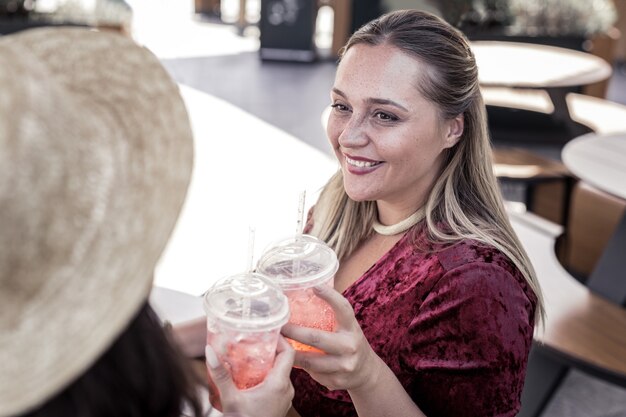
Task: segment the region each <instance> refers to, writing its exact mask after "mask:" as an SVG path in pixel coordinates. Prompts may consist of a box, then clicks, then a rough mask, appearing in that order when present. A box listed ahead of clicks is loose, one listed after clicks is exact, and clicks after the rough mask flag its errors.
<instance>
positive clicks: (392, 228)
mask: <svg viewBox="0 0 626 417" xmlns="http://www.w3.org/2000/svg"><path fill="white" fill-rule="evenodd" d="M423 218H424V208H423V207H422V208H420V209H419V210H417V211H416V212H415V213H413V214H411V215H410V216H409V217H407V218H406V219H404V220H402V221H400V222H398V223H396V224H392V225H389V226H385V225H383V224H381V223H380V222H379V221H378V219H376V220H374V224H373V225H372V227H373V228H374V231H375V232H376V233H378V234H379V235H384V236H393V235H397V234H399V233H402V232H405V231H407V230H409V229H410V228H411V227H413V226H415V225H416V224H417V223H419V222H420V221H421V220H422V219H423Z"/></svg>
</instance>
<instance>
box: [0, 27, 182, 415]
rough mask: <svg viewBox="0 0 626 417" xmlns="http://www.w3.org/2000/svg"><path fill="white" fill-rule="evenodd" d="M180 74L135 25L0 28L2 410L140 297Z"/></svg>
mask: <svg viewBox="0 0 626 417" xmlns="http://www.w3.org/2000/svg"><path fill="white" fill-rule="evenodd" d="M192 164H193V148H192V134H191V130H190V125H189V119H188V116H187V113H186V109H185V106H184V103H183V101H182V99H181V97H180V94H179V91H178V87H177V85H176V84H175V83H174V82H173V81H172V80H171V78H170V77H169V75H168V74H167V73H166V71H165V70H164V69H163V67H162V66H161V64H160V63H159V61H158V60H157V58H156V57H155V56H154V55H153V54H152V53H150V52H149V51H148V50H147V49H145V48H142V47H140V46H138V45H136V44H135V43H134V42H133V41H132V40H131V39H128V38H126V37H123V36H121V35H118V34H114V33H107V32H96V31H92V30H88V29H84V28H40V29H33V30H28V31H24V32H20V33H17V34H14V35H10V36H3V37H0V225H1V226H0V309H1V310H2V313H1V314H0V358H2V360H0V416H8V415H14V414H18V413H23V412H27V411H29V410H31V409H33V408H36V407H37V406H39V405H41V404H43V403H44V402H45V401H46V400H48V399H50V398H51V397H52V396H54V395H55V394H57V393H58V392H60V391H61V390H62V389H64V388H65V387H67V386H68V385H69V384H70V383H71V382H73V381H74V380H75V379H76V378H77V377H78V376H79V375H81V374H82V373H83V372H84V371H86V370H87V369H88V368H89V367H90V366H91V365H92V364H93V363H94V362H95V361H96V360H97V359H98V357H99V356H100V355H101V354H102V353H103V352H104V351H106V349H107V348H108V347H109V346H110V345H111V343H112V342H113V341H114V340H115V339H116V338H117V337H118V336H119V335H120V333H121V332H122V331H123V330H124V329H125V328H126V326H127V325H128V324H129V322H130V320H131V319H132V318H133V316H134V315H135V314H136V313H137V311H138V309H139V308H140V307H141V306H142V305H143V303H144V302H145V301H146V300H147V298H148V295H149V292H150V289H151V286H152V274H153V270H154V267H155V265H156V263H157V261H158V258H159V256H160V255H161V252H162V251H163V249H164V247H165V244H166V243H167V240H168V239H169V236H170V234H171V232H172V230H173V227H174V225H175V222H176V219H177V217H178V214H179V212H180V209H181V206H182V204H183V201H184V198H185V194H186V190H187V186H188V183H189V179H190V174H191V169H192Z"/></svg>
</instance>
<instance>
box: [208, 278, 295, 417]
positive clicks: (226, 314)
mask: <svg viewBox="0 0 626 417" xmlns="http://www.w3.org/2000/svg"><path fill="white" fill-rule="evenodd" d="M204 310H205V312H206V315H207V344H208V345H210V346H211V347H212V348H213V350H214V351H215V353H216V355H217V357H218V358H219V360H220V361H221V362H222V363H223V364H224V366H225V367H226V368H228V369H229V371H230V374H231V376H232V378H233V381H234V383H235V385H236V386H237V388H239V389H247V388H252V387H254V386H255V385H257V384H259V383H261V382H263V380H264V379H265V377H266V375H267V373H268V372H269V371H270V369H272V366H273V364H274V357H275V355H276V345H277V343H278V335H279V333H280V328H281V327H282V326H283V325H284V324H285V323H286V322H287V320H288V318H289V304H288V301H287V298H286V297H285V295H284V294H283V293H282V290H281V289H280V288H279V287H278V286H277V285H276V284H275V283H274V282H272V281H271V280H270V279H268V278H267V277H264V276H262V275H260V274H256V273H252V272H249V273H243V274H239V275H234V276H230V277H226V278H223V279H221V280H219V281H217V282H216V283H215V284H214V285H213V286H212V287H211V288H210V289H209V290H208V291H207V292H206V294H205V295H204ZM209 394H210V400H211V404H212V405H213V407H215V408H217V409H218V410H221V403H220V399H219V392H218V390H217V388H216V387H215V385H214V384H213V382H212V381H211V378H209Z"/></svg>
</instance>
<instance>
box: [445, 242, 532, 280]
mask: <svg viewBox="0 0 626 417" xmlns="http://www.w3.org/2000/svg"><path fill="white" fill-rule="evenodd" d="M437 258H438V260H439V262H440V263H441V266H442V267H443V268H444V270H446V271H451V270H453V269H456V268H459V267H462V266H466V265H468V264H476V265H479V264H493V265H494V266H499V267H500V268H502V269H504V270H505V271H507V272H509V273H511V274H512V275H518V274H521V271H519V269H518V268H517V267H516V266H515V264H514V263H513V262H512V261H511V260H510V259H509V258H508V257H507V256H506V255H505V254H504V253H502V251H500V250H499V249H497V248H495V247H494V246H491V245H488V244H486V243H483V242H479V241H476V240H472V239H461V240H459V241H457V242H454V243H453V244H449V245H441V247H439V248H438V249H437Z"/></svg>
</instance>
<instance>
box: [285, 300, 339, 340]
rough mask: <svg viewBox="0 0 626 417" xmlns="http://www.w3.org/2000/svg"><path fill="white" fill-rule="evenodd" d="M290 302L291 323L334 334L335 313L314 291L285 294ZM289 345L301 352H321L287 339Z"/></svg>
mask: <svg viewBox="0 0 626 417" xmlns="http://www.w3.org/2000/svg"><path fill="white" fill-rule="evenodd" d="M285 293H286V295H287V299H288V300H289V310H290V311H291V316H290V317H289V323H291V324H295V325H298V326H303V327H311V328H314V329H320V330H325V331H327V332H332V331H334V330H335V312H334V311H333V309H332V308H331V307H330V305H328V303H327V302H326V301H324V300H322V299H321V298H319V297H317V296H316V295H315V293H313V290H312V289H310V288H309V289H301V290H291V291H286V292H285ZM287 340H288V341H289V344H291V346H292V347H293V348H294V349H295V350H298V351H301V352H321V350H319V349H317V348H314V347H312V346H309V345H305V344H304V343H300V342H297V341H295V340H291V339H287Z"/></svg>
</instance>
